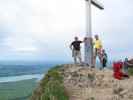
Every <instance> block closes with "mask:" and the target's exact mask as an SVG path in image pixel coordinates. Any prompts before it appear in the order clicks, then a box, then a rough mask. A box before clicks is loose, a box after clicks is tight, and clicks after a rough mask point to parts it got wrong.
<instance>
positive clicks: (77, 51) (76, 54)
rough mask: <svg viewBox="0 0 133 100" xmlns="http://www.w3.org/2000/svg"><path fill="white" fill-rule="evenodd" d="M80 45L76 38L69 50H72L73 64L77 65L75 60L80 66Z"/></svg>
mask: <svg viewBox="0 0 133 100" xmlns="http://www.w3.org/2000/svg"><path fill="white" fill-rule="evenodd" d="M81 43H83V41H80V40H79V39H78V37H75V38H74V41H73V42H72V43H71V44H70V49H71V50H72V57H73V58H74V63H75V64H77V60H79V63H80V64H82V57H81V46H80V45H81Z"/></svg>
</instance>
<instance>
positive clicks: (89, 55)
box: [84, 0, 104, 66]
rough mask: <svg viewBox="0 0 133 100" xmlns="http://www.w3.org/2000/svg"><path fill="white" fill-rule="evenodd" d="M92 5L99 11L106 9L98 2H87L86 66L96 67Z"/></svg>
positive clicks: (92, 0) (88, 0)
mask: <svg viewBox="0 0 133 100" xmlns="http://www.w3.org/2000/svg"><path fill="white" fill-rule="evenodd" d="M91 4H93V5H94V6H96V7H97V8H99V9H101V10H102V9H104V7H103V5H102V4H101V3H99V2H98V1H96V0H86V37H85V57H84V60H85V64H87V65H90V66H94V61H93V58H94V57H93V40H92V23H91Z"/></svg>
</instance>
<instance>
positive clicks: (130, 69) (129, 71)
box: [128, 68, 133, 76]
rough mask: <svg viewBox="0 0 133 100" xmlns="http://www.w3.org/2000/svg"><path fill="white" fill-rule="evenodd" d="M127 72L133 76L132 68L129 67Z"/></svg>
mask: <svg viewBox="0 0 133 100" xmlns="http://www.w3.org/2000/svg"><path fill="white" fill-rule="evenodd" d="M128 73H129V75H130V76H133V68H129V70H128Z"/></svg>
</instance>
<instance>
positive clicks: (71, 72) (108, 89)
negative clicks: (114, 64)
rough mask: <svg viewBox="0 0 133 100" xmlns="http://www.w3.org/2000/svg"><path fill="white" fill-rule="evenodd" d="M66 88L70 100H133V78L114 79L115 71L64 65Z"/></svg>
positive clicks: (63, 73)
mask: <svg viewBox="0 0 133 100" xmlns="http://www.w3.org/2000/svg"><path fill="white" fill-rule="evenodd" d="M61 72H62V75H63V77H64V86H65V89H66V91H67V93H68V95H69V98H70V100H133V77H130V78H129V79H124V80H116V79H114V78H113V71H112V70H109V69H104V70H98V69H92V68H89V67H87V66H86V67H85V66H84V67H83V66H79V65H70V64H68V65H64V66H63V68H62V70H61Z"/></svg>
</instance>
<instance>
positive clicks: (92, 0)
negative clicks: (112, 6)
mask: <svg viewBox="0 0 133 100" xmlns="http://www.w3.org/2000/svg"><path fill="white" fill-rule="evenodd" d="M91 3H92V4H93V5H94V6H96V7H97V8H99V9H101V10H103V9H104V6H103V5H102V4H101V3H100V2H98V1H97V0H91Z"/></svg>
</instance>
